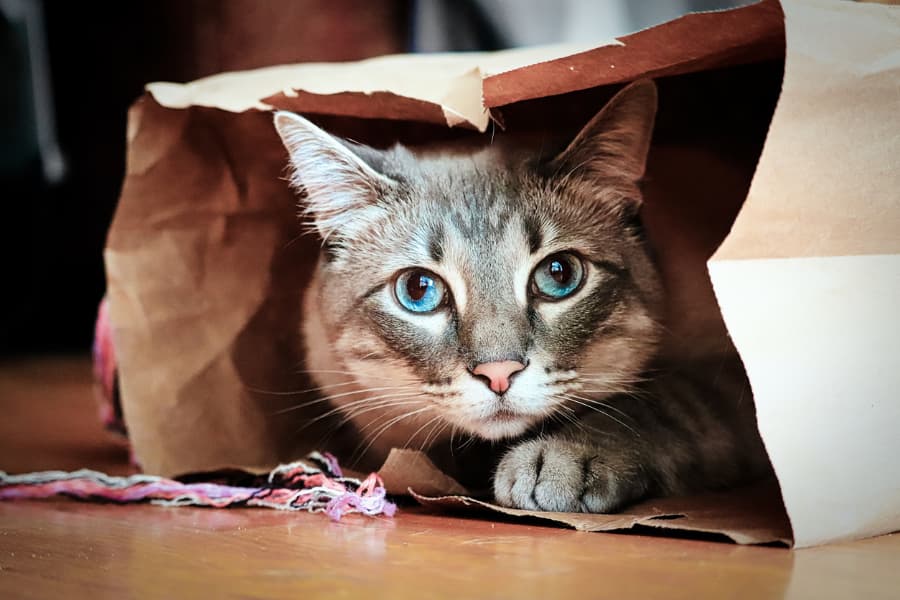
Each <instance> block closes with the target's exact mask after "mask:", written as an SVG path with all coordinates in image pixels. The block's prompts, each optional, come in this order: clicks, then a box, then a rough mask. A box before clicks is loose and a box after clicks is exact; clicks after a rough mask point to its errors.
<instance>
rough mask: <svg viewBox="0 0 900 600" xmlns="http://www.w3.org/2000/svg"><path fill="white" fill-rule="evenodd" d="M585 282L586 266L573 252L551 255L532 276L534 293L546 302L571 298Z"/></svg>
mask: <svg viewBox="0 0 900 600" xmlns="http://www.w3.org/2000/svg"><path fill="white" fill-rule="evenodd" d="M583 280H584V265H583V264H582V262H581V259H580V258H578V257H577V256H575V255H574V254H572V253H571V252H559V253H557V254H551V255H550V256H548V257H547V258H545V259H544V260H542V261H541V263H540V264H539V265H538V266H537V268H536V269H535V270H534V275H532V276H531V281H532V286H533V289H534V292H535V293H536V294H537V295H539V296H541V297H542V298H544V299H546V300H562V299H563V298H565V297H567V296H571V295H572V294H573V293H574V292H575V290H577V289H578V288H579V287H580V286H581V282H582V281H583Z"/></svg>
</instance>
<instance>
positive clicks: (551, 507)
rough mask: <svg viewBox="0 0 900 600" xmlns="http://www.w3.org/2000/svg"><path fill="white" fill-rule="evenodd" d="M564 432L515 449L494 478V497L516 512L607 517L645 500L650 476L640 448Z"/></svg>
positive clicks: (529, 442) (506, 456) (537, 439)
mask: <svg viewBox="0 0 900 600" xmlns="http://www.w3.org/2000/svg"><path fill="white" fill-rule="evenodd" d="M605 445H606V444H603V443H601V442H600V441H598V440H595V439H591V437H589V436H583V435H578V434H569V435H567V434H566V433H565V432H562V433H558V434H554V435H550V436H546V437H541V438H536V439H531V440H528V441H525V442H522V443H520V444H518V445H516V446H514V447H513V448H512V449H511V450H510V451H509V452H508V453H507V454H506V455H505V456H504V457H503V459H502V460H501V461H500V464H499V465H498V467H497V472H496V474H495V476H494V497H495V499H496V500H497V502H498V503H500V504H502V505H504V506H510V507H514V508H524V509H529V510H543V511H559V512H590V513H607V512H613V511H616V510H619V509H620V508H622V507H623V506H624V505H626V504H628V503H630V502H633V501H635V500H637V499H639V498H641V497H643V496H645V495H646V494H647V492H648V490H649V488H650V485H651V481H650V477H649V475H648V474H647V473H646V472H645V471H644V469H643V468H642V466H641V462H642V461H641V460H640V457H639V456H637V455H636V454H637V453H636V452H635V451H634V450H635V449H630V450H629V449H628V448H627V446H626V447H624V448H622V447H620V448H616V449H612V448H609V447H608V446H607V447H604V446H605Z"/></svg>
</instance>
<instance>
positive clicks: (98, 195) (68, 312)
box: [0, 0, 408, 355]
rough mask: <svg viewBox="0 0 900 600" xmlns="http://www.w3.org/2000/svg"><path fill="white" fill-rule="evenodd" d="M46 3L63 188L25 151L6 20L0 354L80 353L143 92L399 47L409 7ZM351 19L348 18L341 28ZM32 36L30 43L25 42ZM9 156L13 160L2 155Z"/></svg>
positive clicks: (21, 72)
mask: <svg viewBox="0 0 900 600" xmlns="http://www.w3.org/2000/svg"><path fill="white" fill-rule="evenodd" d="M29 3H34V4H38V5H41V4H42V6H43V25H44V33H45V41H46V50H47V52H46V57H47V61H46V63H47V67H48V69H47V71H48V72H49V81H50V84H51V87H52V101H51V108H52V111H53V113H54V116H55V122H56V136H57V138H58V145H59V148H60V150H61V152H62V156H63V158H64V160H65V165H66V170H65V175H64V176H63V177H62V179H61V180H59V181H57V182H55V183H50V182H47V181H46V177H45V175H44V172H43V171H44V170H43V168H42V161H41V158H40V156H39V155H38V154H37V152H36V148H33V147H32V142H31V140H30V138H31V137H33V136H32V135H31V130H32V129H33V127H32V126H33V123H34V120H35V119H36V118H39V117H36V116H35V115H34V111H33V109H32V107H31V106H30V103H31V96H30V94H29V87H30V86H29V85H28V78H29V73H28V72H27V69H26V67H27V65H28V60H29V55H28V50H27V47H26V46H27V45H26V40H25V39H24V35H23V34H24V32H23V27H21V26H20V24H18V23H16V22H13V21H12V20H11V19H8V18H7V17H6V16H5V15H0V49H2V52H0V90H2V91H0V113H2V114H0V125H2V127H0V147H2V148H3V150H4V152H5V153H6V154H4V156H5V157H6V158H7V160H6V163H5V168H3V169H2V170H0V198H2V204H0V206H2V212H0V273H2V285H0V290H2V293H0V296H2V298H3V300H2V301H0V354H4V355H10V354H30V353H35V352H60V351H69V350H81V351H84V350H86V349H87V348H89V347H90V343H91V338H92V334H93V322H94V316H95V314H96V310H97V305H98V303H99V301H100V299H101V298H102V296H103V290H104V276H103V263H102V260H101V257H102V250H103V245H104V240H105V236H106V230H107V228H108V227H109V223H110V221H111V219H112V215H113V211H114V208H115V204H116V200H117V198H118V194H119V190H120V186H121V183H122V177H123V174H124V166H125V127H126V117H127V111H128V107H129V106H130V105H131V104H132V103H133V102H134V101H135V100H136V99H137V98H138V97H139V96H140V94H141V93H142V91H143V86H144V84H145V83H147V82H150V81H157V80H165V81H190V80H192V79H195V78H198V77H202V76H205V75H210V74H214V73H217V72H220V71H225V70H235V69H248V68H254V67H260V66H265V65H271V64H280V63H289V62H301V61H324V60H356V59H360V58H365V57H368V56H374V55H379V54H385V53H392V52H400V51H403V50H404V49H405V46H404V44H405V42H404V40H405V36H406V29H407V27H408V25H407V16H406V11H407V8H406V4H405V3H404V2H368V1H364V0H363V1H360V0H329V1H328V2H322V1H317V0H316V1H309V0H300V1H294V2H290V3H288V2H271V1H257V0H228V1H227V2H219V1H212V0H191V1H173V0H163V1H160V0H153V1H132V0H129V1H128V2H66V1H52V2H45V3H37V2H36V0H25V2H24V3H23V4H25V5H27V4H29ZM348 15H353V17H352V18H350V19H348V18H347V16H348ZM29 33H32V32H29ZM10 151H15V156H14V158H12V159H10V158H9V153H10Z"/></svg>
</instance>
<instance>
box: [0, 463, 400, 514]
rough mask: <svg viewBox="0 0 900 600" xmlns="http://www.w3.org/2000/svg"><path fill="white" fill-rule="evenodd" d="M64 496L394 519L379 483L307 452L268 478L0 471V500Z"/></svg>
mask: <svg viewBox="0 0 900 600" xmlns="http://www.w3.org/2000/svg"><path fill="white" fill-rule="evenodd" d="M51 496H68V497H71V498H76V499H78V500H86V501H99V502H112V503H116V504H131V503H139V502H149V503H150V504H156V505H161V506H207V507H213V508H233V507H243V506H246V507H264V508H274V509H277V510H292V511H300V510H305V511H308V512H323V513H325V514H327V515H328V516H329V517H331V519H333V520H335V521H337V520H340V519H341V517H343V516H344V515H346V514H348V513H361V514H365V515H370V516H376V515H385V516H388V517H392V516H394V513H395V512H396V510H397V507H396V505H395V504H393V503H392V502H390V501H388V500H387V498H386V492H385V489H384V484H383V482H382V481H381V478H380V477H378V475H377V474H375V473H372V474H370V475H369V476H368V477H367V478H365V479H364V480H362V481H360V480H358V479H354V478H352V477H344V476H343V475H342V473H341V469H340V466H339V465H338V462H337V460H336V459H335V457H334V456H332V455H330V454H328V453H319V452H312V453H310V454H309V455H307V456H306V459H305V460H300V461H297V462H292V463H289V464H284V465H280V466H278V467H276V468H275V469H273V470H272V471H271V472H270V473H268V474H267V475H254V474H252V473H248V472H246V471H240V470H228V471H218V472H215V473H207V474H200V475H191V476H186V477H181V478H178V479H166V478H164V477H157V476H153V475H130V476H127V477H116V476H110V475H106V474H104V473H100V472H98V471H92V470H89V469H81V470H78V471H72V472H66V471H42V472H37V473H24V474H21V475H10V474H7V473H5V472H3V471H0V500H14V499H26V498H49V497H51Z"/></svg>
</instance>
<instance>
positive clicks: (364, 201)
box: [275, 111, 395, 240]
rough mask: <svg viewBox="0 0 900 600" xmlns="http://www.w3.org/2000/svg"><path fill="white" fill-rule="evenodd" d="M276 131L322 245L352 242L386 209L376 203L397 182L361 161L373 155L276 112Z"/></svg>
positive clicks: (303, 122)
mask: <svg viewBox="0 0 900 600" xmlns="http://www.w3.org/2000/svg"><path fill="white" fill-rule="evenodd" d="M275 129H276V130H277V131H278V135H280V136H281V141H282V142H283V143H284V146H285V147H286V148H287V150H288V154H289V155H290V161H291V166H292V167H293V173H292V174H291V183H292V184H293V185H294V187H295V188H297V189H298V190H300V191H302V192H303V193H304V194H305V196H306V197H305V199H304V203H305V206H306V212H307V214H308V215H309V216H310V217H311V218H312V221H313V223H314V224H315V226H316V229H318V231H319V234H320V235H321V236H322V239H323V240H329V239H332V240H333V239H337V238H341V237H352V235H353V234H354V232H355V231H356V230H358V229H360V228H362V227H364V226H365V225H366V224H367V223H368V222H370V221H371V220H372V219H373V218H374V217H375V216H376V213H380V212H382V211H383V210H384V209H383V207H382V206H380V204H379V202H378V201H379V199H380V198H381V197H382V196H383V195H384V193H385V192H386V191H387V190H389V189H390V188H392V187H393V186H394V185H395V182H394V181H393V180H392V179H390V178H388V177H386V176H385V175H382V174H381V173H379V172H378V171H377V170H375V169H374V168H373V167H372V166H371V165H370V164H368V163H367V162H366V161H365V160H363V156H366V157H368V158H370V159H371V158H373V157H374V156H375V154H376V153H377V151H376V150H374V149H372V148H367V147H364V146H357V145H355V144H351V143H350V142H343V141H341V140H338V139H337V138H335V137H333V136H331V135H330V134H329V133H327V132H325V131H323V130H322V129H320V128H319V127H317V126H316V125H314V124H313V123H311V122H310V121H308V120H306V119H304V118H303V117H301V116H299V115H295V114H293V113H290V112H285V111H279V112H277V113H275ZM354 150H356V151H354ZM370 155H371V156H370Z"/></svg>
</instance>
